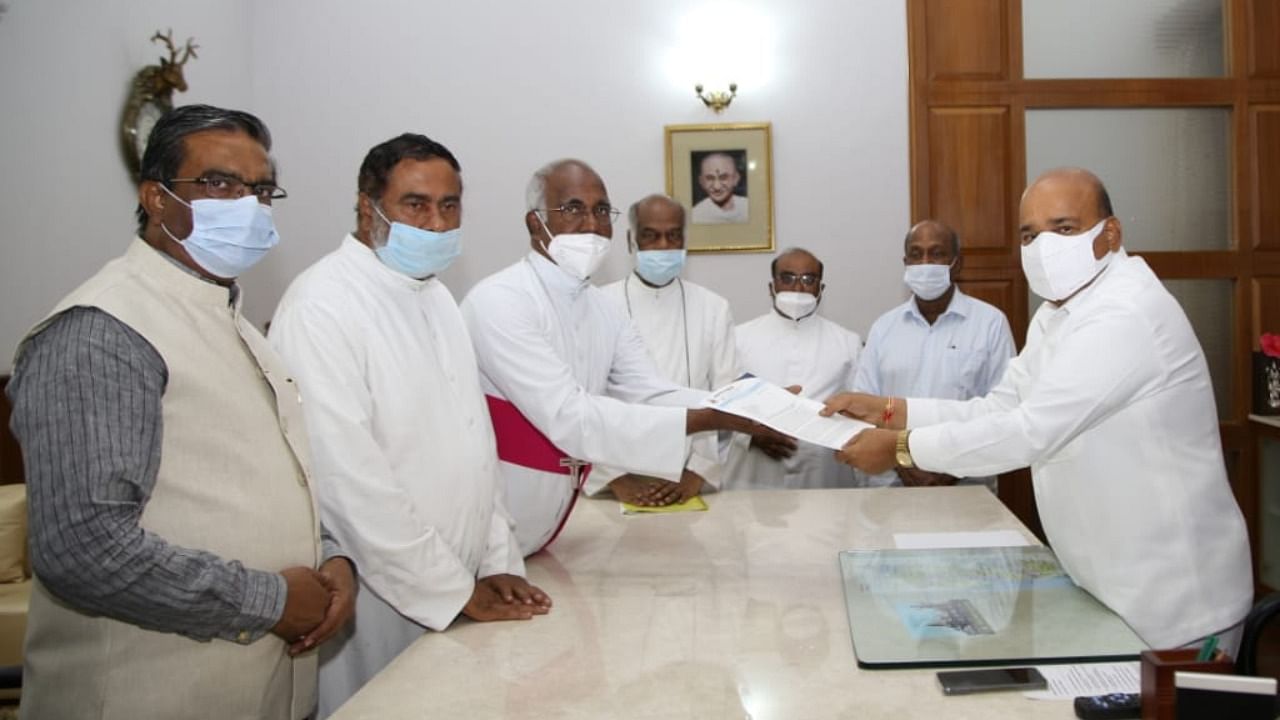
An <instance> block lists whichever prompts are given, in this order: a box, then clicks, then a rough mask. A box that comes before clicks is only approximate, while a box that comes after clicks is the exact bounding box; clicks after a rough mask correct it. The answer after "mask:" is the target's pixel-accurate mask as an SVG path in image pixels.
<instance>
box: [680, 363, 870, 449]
mask: <svg viewBox="0 0 1280 720" xmlns="http://www.w3.org/2000/svg"><path fill="white" fill-rule="evenodd" d="M703 405H704V406H705V407H709V408H715V409H716V410H720V411H722V412H727V413H731V414H733V415H739V416H741V417H744V418H747V419H749V420H754V421H756V422H758V423H760V424H762V425H768V426H769V427H771V428H773V429H774V430H777V431H778V432H780V433H785V434H787V435H790V436H792V437H794V438H797V439H799V440H804V441H805V442H810V443H813V444H814V445H821V446H823V447H828V448H831V449H832V450H839V449H840V448H842V447H844V446H845V443H847V442H849V441H850V440H852V439H853V436H855V435H857V434H858V433H860V432H862V431H863V430H865V429H866V428H869V427H873V426H872V425H870V424H868V423H864V422H862V421H860V420H854V419H853V418H850V417H846V416H844V415H838V414H837V415H832V416H831V417H822V416H821V415H819V414H818V411H819V410H821V409H822V407H823V405H822V403H820V402H818V401H817V400H812V399H810V398H806V397H801V396H799V395H792V394H791V393H789V392H787V391H786V390H785V389H783V388H781V387H778V386H777V385H774V384H773V383H771V382H768V381H767V380H761V379H760V378H756V377H744V378H741V379H739V380H735V381H733V382H731V383H729V384H728V385H725V386H724V387H722V388H720V389H719V390H716V391H715V392H713V393H712V394H711V397H709V398H707V399H706V400H705V401H704V402H703Z"/></svg>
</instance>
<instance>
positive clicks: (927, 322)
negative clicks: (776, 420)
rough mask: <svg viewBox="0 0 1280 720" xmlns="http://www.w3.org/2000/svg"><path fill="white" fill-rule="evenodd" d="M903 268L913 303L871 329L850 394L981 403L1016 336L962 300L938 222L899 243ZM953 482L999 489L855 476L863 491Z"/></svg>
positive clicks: (935, 478)
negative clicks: (977, 399) (892, 486)
mask: <svg viewBox="0 0 1280 720" xmlns="http://www.w3.org/2000/svg"><path fill="white" fill-rule="evenodd" d="M902 262H903V265H905V266H906V267H905V270H904V273H903V281H904V282H905V283H906V285H907V287H908V288H910V290H911V295H912V296H911V298H910V299H908V300H907V301H906V302H905V303H903V304H901V305H899V306H898V307H896V308H894V309H892V310H890V311H889V312H887V313H885V314H884V315H881V316H880V318H879V319H878V320H876V322H875V324H874V325H872V326H871V332H869V333H867V346H866V347H865V348H863V350H862V356H861V358H859V360H858V374H857V376H856V377H855V378H854V381H853V388H852V389H853V390H854V391H855V392H861V393H869V394H871V395H889V396H895V395H896V396H905V397H932V398H945V399H949V400H968V399H969V398H972V397H981V396H983V395H986V394H987V391H989V390H990V389H991V388H993V387H995V385H996V383H997V382H999V381H1000V376H1001V375H1003V374H1004V367H1005V365H1006V364H1007V363H1008V362H1009V358H1011V357H1013V355H1014V347H1013V333H1011V332H1010V331H1009V321H1008V320H1007V319H1006V318H1005V316H1004V313H1002V312H1000V310H998V309H997V308H995V307H994V306H992V305H989V304H987V303H985V302H982V301H981V300H978V299H977V298H973V297H970V296H968V295H966V294H965V293H963V292H961V291H960V288H958V287H956V285H955V283H954V282H953V278H954V277H955V275H956V273H958V272H959V270H960V267H961V264H962V263H963V262H964V257H963V256H962V255H961V254H960V238H959V236H958V235H956V232H955V230H952V229H951V228H950V227H948V226H947V225H945V224H943V223H940V222H938V221H936V220H924V221H922V222H919V223H917V224H916V225H915V226H914V227H912V228H911V230H909V231H908V232H907V237H906V240H904V241H903V257H902ZM824 399H825V398H824ZM886 405H887V403H886ZM957 481H959V482H960V483H961V484H965V485H972V484H984V485H987V486H988V487H989V488H991V490H992V492H994V491H995V489H996V488H995V482H996V479H995V478H994V477H990V476H987V477H973V478H959V479H958V478H956V477H954V476H951V475H947V474H945V473H931V472H928V471H925V470H920V469H919V468H896V469H895V470H893V471H889V472H885V473H881V474H879V475H870V476H869V475H866V474H864V473H858V484H859V485H860V486H863V487H882V486H886V485H904V484H905V485H912V486H917V485H953V484H956V482H957Z"/></svg>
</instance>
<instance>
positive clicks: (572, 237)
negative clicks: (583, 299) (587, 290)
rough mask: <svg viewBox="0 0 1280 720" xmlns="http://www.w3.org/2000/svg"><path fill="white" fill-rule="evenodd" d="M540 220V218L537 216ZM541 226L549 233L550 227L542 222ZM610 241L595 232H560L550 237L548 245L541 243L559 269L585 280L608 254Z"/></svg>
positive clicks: (539, 220) (540, 220)
mask: <svg viewBox="0 0 1280 720" xmlns="http://www.w3.org/2000/svg"><path fill="white" fill-rule="evenodd" d="M538 222H542V218H541V217H539V218H538ZM542 227H543V228H544V229H546V231H547V234H548V235H551V228H548V227H547V224H546V223H545V222H542ZM610 245H611V243H610V241H609V238H607V237H604V236H603V235H597V234H595V233H560V234H559V235H554V236H552V237H551V244H550V245H543V247H545V248H546V250H547V254H548V255H550V256H551V259H552V260H554V261H555V263H556V265H559V266H560V269H562V270H564V271H565V272H567V273H569V274H570V275H572V276H573V277H575V278H577V279H579V280H586V279H587V278H589V277H591V274H592V273H594V272H595V271H596V270H598V269H599V268H600V263H602V262H604V259H605V257H606V256H608V254H609V247H610Z"/></svg>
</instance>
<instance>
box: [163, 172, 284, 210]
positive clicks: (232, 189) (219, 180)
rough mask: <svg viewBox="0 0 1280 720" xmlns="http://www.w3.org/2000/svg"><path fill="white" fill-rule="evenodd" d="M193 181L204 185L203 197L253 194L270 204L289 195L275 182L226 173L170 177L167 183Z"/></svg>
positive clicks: (232, 198)
mask: <svg viewBox="0 0 1280 720" xmlns="http://www.w3.org/2000/svg"><path fill="white" fill-rule="evenodd" d="M173 183H194V184H199V185H202V186H204V195H205V197H210V198H214V199H216V200H235V199H238V198H242V197H244V196H245V195H253V196H254V197H256V198H258V202H260V203H262V204H264V205H270V204H271V201H272V200H283V199H284V198H287V197H289V193H287V192H285V190H284V188H282V187H280V186H279V185H276V184H275V183H253V184H249V183H246V182H245V181H244V180H241V179H240V178H238V177H236V176H235V175H227V174H226V173H215V172H210V173H205V174H204V175H201V176H200V177H195V178H170V179H169V180H168V181H167V184H170V185H172V184H173Z"/></svg>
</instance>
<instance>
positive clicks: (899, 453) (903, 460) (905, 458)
mask: <svg viewBox="0 0 1280 720" xmlns="http://www.w3.org/2000/svg"><path fill="white" fill-rule="evenodd" d="M910 434H911V431H910V430H903V431H902V432H900V433H898V444H897V446H896V447H895V449H894V459H895V460H897V462H898V465H899V466H901V467H904V468H913V467H915V466H916V464H915V461H914V460H912V459H911V448H910V447H908V446H907V436H908V435H910Z"/></svg>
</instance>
